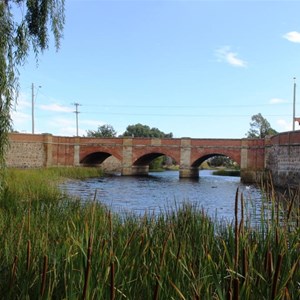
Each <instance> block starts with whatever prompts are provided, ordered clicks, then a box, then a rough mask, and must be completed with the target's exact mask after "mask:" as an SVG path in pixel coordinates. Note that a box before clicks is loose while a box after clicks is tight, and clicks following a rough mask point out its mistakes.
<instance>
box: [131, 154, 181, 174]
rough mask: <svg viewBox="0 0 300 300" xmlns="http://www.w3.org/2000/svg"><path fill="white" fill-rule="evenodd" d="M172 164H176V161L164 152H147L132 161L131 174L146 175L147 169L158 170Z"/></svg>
mask: <svg viewBox="0 0 300 300" xmlns="http://www.w3.org/2000/svg"><path fill="white" fill-rule="evenodd" d="M174 164H177V162H176V161H175V160H174V159H173V158H172V157H170V156H168V155H166V154H164V153H160V152H153V153H147V154H145V155H143V156H141V157H139V158H138V159H137V160H136V161H134V163H133V164H132V174H133V175H148V172H149V170H160V169H164V168H167V167H168V166H171V165H174Z"/></svg>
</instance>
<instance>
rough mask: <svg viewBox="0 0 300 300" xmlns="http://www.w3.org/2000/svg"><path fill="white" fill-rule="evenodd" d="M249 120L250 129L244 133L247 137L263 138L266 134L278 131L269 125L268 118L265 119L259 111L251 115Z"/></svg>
mask: <svg viewBox="0 0 300 300" xmlns="http://www.w3.org/2000/svg"><path fill="white" fill-rule="evenodd" d="M251 120H252V121H251V122H250V129H249V131H248V133H247V134H246V136H247V138H264V137H266V136H267V135H274V134H277V133H278V132H277V131H276V130H275V129H273V128H272V127H271V125H270V123H269V122H268V120H267V119H265V118H264V117H263V116H262V115H261V113H258V114H256V115H253V116H252V117H251Z"/></svg>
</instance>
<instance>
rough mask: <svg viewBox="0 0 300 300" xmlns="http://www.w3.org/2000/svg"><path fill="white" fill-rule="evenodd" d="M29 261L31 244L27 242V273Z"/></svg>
mask: <svg viewBox="0 0 300 300" xmlns="http://www.w3.org/2000/svg"><path fill="white" fill-rule="evenodd" d="M30 260H31V242H30V240H28V241H27V262H26V270H27V272H28V271H29V268H30Z"/></svg>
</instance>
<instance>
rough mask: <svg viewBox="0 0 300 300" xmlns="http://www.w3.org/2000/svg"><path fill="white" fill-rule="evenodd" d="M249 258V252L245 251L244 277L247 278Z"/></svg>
mask: <svg viewBox="0 0 300 300" xmlns="http://www.w3.org/2000/svg"><path fill="white" fill-rule="evenodd" d="M247 260H248V256H247V250H246V249H243V276H244V277H245V278H246V275H247V274H248V264H247Z"/></svg>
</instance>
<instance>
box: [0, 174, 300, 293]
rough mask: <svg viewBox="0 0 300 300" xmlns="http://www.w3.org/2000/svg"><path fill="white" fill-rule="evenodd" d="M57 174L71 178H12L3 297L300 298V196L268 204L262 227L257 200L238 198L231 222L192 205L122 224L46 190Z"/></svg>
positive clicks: (1, 257) (5, 214) (1, 242)
mask: <svg viewBox="0 0 300 300" xmlns="http://www.w3.org/2000/svg"><path fill="white" fill-rule="evenodd" d="M85 171H87V169H86V170H85ZM60 172H61V174H62V175H63V177H65V176H66V173H65V171H61V170H60V169H52V170H36V171H31V170H30V171H29V170H28V171H16V170H14V171H11V170H9V171H8V174H7V179H8V180H7V186H6V187H5V188H4V191H3V193H2V194H1V196H0V232H1V235H0V247H1V251H0V270H1V272H0V293H1V296H2V297H3V298H5V299H26V298H27V299H79V298H82V299H140V298H141V296H142V297H143V298H144V299H298V298H299V296H300V268H299V262H300V256H299V249H300V242H299V234H300V231H299V230H300V229H299V203H298V202H297V201H296V200H297V197H298V195H297V194H295V195H293V196H291V199H290V202H289V203H288V206H287V208H286V209H284V208H283V207H282V206H281V205H278V203H277V202H276V199H275V196H274V195H275V194H274V193H273V196H272V197H267V196H266V199H265V200H264V202H263V205H262V210H261V215H260V220H259V221H260V222H259V223H253V222H252V223H251V219H250V212H251V207H250V206H249V205H248V204H249V203H250V201H251V199H244V198H243V196H242V195H241V194H240V193H237V196H236V199H235V200H236V201H235V203H236V204H235V219H234V220H233V222H232V223H225V222H217V221H213V220H211V219H210V218H209V217H208V216H207V215H206V214H205V212H204V211H203V210H201V209H200V208H199V207H194V206H190V205H188V204H186V205H184V206H183V207H180V208H177V209H176V210H174V211H173V212H169V213H166V214H161V215H159V216H144V217H142V218H138V217H135V216H130V215H128V216H125V217H124V216H122V217H120V216H118V215H115V214H112V213H111V212H110V211H108V210H107V208H105V207H103V206H102V205H101V204H100V203H97V202H94V201H93V199H91V201H90V202H85V203H82V202H81V201H80V200H79V199H72V198H70V197H68V196H66V195H63V194H62V193H61V192H60V191H59V190H57V188H56V186H55V185H54V184H49V183H54V182H57V181H58V180H59V176H60V175H59V176H58V175H57V174H58V173H60ZM67 172H71V170H68V171H67ZM49 174H50V175H49ZM75 174H78V172H77V171H76V172H75ZM76 176H77V175H76ZM266 195H272V189H271V190H270V191H269V190H268V191H267V193H266ZM233 200H234V199H233ZM246 200H247V201H246ZM298 200H299V199H298ZM259 224H260V225H259Z"/></svg>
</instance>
